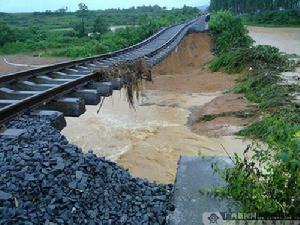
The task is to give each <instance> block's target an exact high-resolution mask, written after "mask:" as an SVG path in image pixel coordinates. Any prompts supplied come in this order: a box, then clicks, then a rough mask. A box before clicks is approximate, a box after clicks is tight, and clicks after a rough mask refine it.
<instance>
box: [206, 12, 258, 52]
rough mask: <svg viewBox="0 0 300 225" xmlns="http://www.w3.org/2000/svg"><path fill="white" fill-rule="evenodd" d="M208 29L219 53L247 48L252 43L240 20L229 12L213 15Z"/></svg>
mask: <svg viewBox="0 0 300 225" xmlns="http://www.w3.org/2000/svg"><path fill="white" fill-rule="evenodd" d="M209 28H210V30H211V32H212V33H213V35H214V38H215V44H216V47H217V50H218V51H219V52H221V53H223V52H227V51H230V50H232V49H233V48H242V47H249V46H250V45H251V44H252V43H253V40H252V38H250V36H249V35H248V31H247V29H246V28H245V27H244V25H243V24H242V20H241V19H240V18H239V17H237V16H233V14H232V13H230V12H229V11H221V12H217V13H215V14H214V15H213V16H212V19H211V20H210V22H209Z"/></svg>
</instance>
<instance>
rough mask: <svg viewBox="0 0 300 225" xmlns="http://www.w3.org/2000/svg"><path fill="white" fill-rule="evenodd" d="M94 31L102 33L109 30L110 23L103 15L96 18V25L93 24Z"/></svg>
mask: <svg viewBox="0 0 300 225" xmlns="http://www.w3.org/2000/svg"><path fill="white" fill-rule="evenodd" d="M93 31H94V32H95V33H100V34H104V33H105V32H107V31H108V24H107V22H106V21H105V20H104V19H103V17H100V16H98V17H97V18H96V19H95V22H94V26H93Z"/></svg>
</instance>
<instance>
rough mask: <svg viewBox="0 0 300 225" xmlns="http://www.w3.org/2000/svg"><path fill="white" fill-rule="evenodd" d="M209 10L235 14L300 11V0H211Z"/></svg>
mask: <svg viewBox="0 0 300 225" xmlns="http://www.w3.org/2000/svg"><path fill="white" fill-rule="evenodd" d="M209 9H210V11H218V10H229V11H232V12H234V13H254V12H261V11H281V10H300V0H211V3H210V7H209Z"/></svg>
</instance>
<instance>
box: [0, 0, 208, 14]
mask: <svg viewBox="0 0 300 225" xmlns="http://www.w3.org/2000/svg"><path fill="white" fill-rule="evenodd" d="M80 2H84V3H85V4H86V5H87V6H88V7H89V9H93V10H94V9H107V8H129V7H131V6H140V5H155V4H157V5H160V6H166V7H168V8H172V7H182V6H183V5H184V4H186V5H188V6H201V5H207V4H208V3H209V0H140V1H137V0H0V12H34V11H45V10H47V9H49V10H56V9H58V8H62V7H66V6H67V7H68V8H69V10H70V11H75V10H77V5H78V3H80Z"/></svg>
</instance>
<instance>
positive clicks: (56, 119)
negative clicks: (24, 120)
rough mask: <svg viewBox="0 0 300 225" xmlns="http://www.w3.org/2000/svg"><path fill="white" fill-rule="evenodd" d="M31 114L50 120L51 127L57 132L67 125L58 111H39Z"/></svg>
mask: <svg viewBox="0 0 300 225" xmlns="http://www.w3.org/2000/svg"><path fill="white" fill-rule="evenodd" d="M32 114H33V115H38V116H45V117H48V118H50V121H51V125H52V126H53V127H54V128H56V129H57V130H62V129H63V128H64V127H65V126H66V125H67V123H66V120H65V117H64V114H63V113H62V112H59V111H51V110H41V111H34V112H32Z"/></svg>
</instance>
